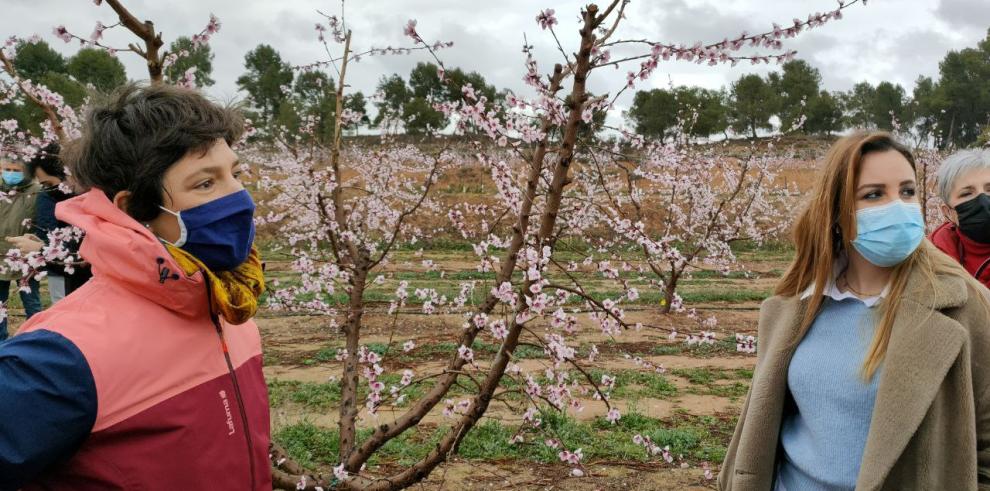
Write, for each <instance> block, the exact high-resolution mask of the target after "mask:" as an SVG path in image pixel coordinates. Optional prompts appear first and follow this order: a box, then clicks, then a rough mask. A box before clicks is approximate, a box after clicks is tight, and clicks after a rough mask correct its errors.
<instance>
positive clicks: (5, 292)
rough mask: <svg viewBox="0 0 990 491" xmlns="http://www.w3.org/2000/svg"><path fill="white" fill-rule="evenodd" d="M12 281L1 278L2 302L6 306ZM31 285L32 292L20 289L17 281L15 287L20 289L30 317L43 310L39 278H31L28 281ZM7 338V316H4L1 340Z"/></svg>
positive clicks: (0, 292) (0, 330)
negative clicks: (39, 293) (39, 291)
mask: <svg viewBox="0 0 990 491" xmlns="http://www.w3.org/2000/svg"><path fill="white" fill-rule="evenodd" d="M10 283H11V282H10V281H5V280H0V303H3V304H4V306H6V305H7V299H8V298H10ZM28 285H29V286H30V287H31V291H30V292H23V291H20V287H19V286H17V283H16V282H15V283H14V288H17V289H18V293H19V294H20V296H21V303H22V304H24V312H25V314H27V318H28V319H30V318H31V316H32V315H34V314H37V313H38V312H41V296H40V295H38V280H31V281H29V282H28ZM4 339H7V318H6V317H4V319H3V321H0V341H3V340H4Z"/></svg>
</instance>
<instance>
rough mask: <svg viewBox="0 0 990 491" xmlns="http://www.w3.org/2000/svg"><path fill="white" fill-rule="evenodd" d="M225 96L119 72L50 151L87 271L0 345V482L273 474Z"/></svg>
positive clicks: (266, 486) (257, 275) (97, 482)
mask: <svg viewBox="0 0 990 491" xmlns="http://www.w3.org/2000/svg"><path fill="white" fill-rule="evenodd" d="M242 132H243V120H242V117H241V115H240V114H239V112H238V111H236V110H235V109H232V108H228V107H222V106H219V105H217V104H214V103H212V102H210V101H209V100H207V99H206V98H204V97H203V96H202V95H200V94H199V93H197V92H195V91H191V90H186V89H182V88H178V87H172V86H166V85H156V86H151V87H143V86H139V85H127V86H125V87H122V88H121V89H119V90H118V92H117V93H115V94H114V95H112V96H110V97H108V98H106V99H105V100H99V99H95V100H93V101H92V103H91V104H90V107H89V109H88V111H87V113H86V117H85V123H84V126H83V128H82V135H81V136H80V138H79V139H78V140H76V141H74V142H71V143H70V144H69V145H67V147H66V148H64V149H63V151H62V153H61V158H62V160H63V161H64V162H65V164H66V166H67V167H68V168H69V169H70V170H71V175H72V178H73V180H74V184H75V185H76V187H77V188H78V189H79V190H80V191H81V194H80V195H79V196H76V197H74V198H71V199H68V200H65V201H62V202H60V203H58V204H57V205H56V207H55V216H56V218H57V219H58V220H60V221H63V222H66V223H68V224H70V225H73V226H76V227H79V228H81V229H82V230H83V231H84V232H85V234H86V235H85V237H84V239H83V241H82V243H81V246H80V249H79V254H80V255H81V256H82V258H83V259H84V260H85V261H87V262H88V263H89V264H90V265H91V267H92V273H93V277H92V279H90V280H89V281H87V282H86V283H85V284H84V285H82V287H80V288H79V289H78V290H76V291H75V292H73V294H72V295H69V296H66V297H65V298H64V299H62V300H60V301H59V302H58V303H57V304H55V305H53V306H52V307H51V308H50V309H48V310H46V311H44V312H42V313H40V314H38V315H36V316H35V317H33V318H32V319H31V320H30V321H28V322H27V323H25V324H24V325H23V326H22V327H21V328H20V330H19V331H18V333H17V335H16V336H14V337H13V338H11V339H10V340H9V341H7V342H6V343H2V344H0V490H6V489H21V490H24V491H35V490H39V491H40V490H47V489H144V490H149V491H153V490H162V491H165V490H178V489H181V490H208V489H237V490H251V491H258V490H271V489H272V477H271V463H270V462H269V460H268V455H269V442H270V429H269V425H270V416H269V409H268V393H267V387H266V384H265V378H264V374H263V372H262V369H261V366H262V355H261V336H260V333H259V332H258V327H257V326H256V325H255V324H254V322H253V321H252V317H253V316H254V314H255V312H256V309H257V307H258V297H259V295H261V293H262V292H263V291H264V277H263V274H262V265H261V261H260V258H259V256H258V253H257V251H256V250H255V249H254V247H253V242H254V223H253V213H254V203H253V202H252V200H251V197H250V195H248V193H247V191H245V190H244V187H243V186H242V185H241V182H240V179H239V177H240V174H241V164H240V162H239V161H238V158H237V154H236V153H235V152H234V150H233V149H232V148H231V145H233V144H234V143H236V142H237V141H238V140H239V138H240V136H241V134H242Z"/></svg>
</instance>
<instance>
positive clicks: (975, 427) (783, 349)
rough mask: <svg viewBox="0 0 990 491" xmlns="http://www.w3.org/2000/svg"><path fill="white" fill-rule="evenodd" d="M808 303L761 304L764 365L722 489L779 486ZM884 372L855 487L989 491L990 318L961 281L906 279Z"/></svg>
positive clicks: (760, 357)
mask: <svg viewBox="0 0 990 491" xmlns="http://www.w3.org/2000/svg"><path fill="white" fill-rule="evenodd" d="M936 292H937V294H936ZM980 293H982V294H987V291H986V290H985V289H983V288H982V287H981V292H980ZM805 305H806V301H802V300H800V299H798V298H797V297H781V296H776V297H773V298H770V299H768V300H767V301H765V302H764V303H763V306H762V307H761V309H760V321H759V334H758V336H759V337H758V338H757V339H758V340H759V349H758V355H757V364H756V369H755V371H754V373H753V383H752V386H751V388H750V391H749V394H748V395H747V397H746V402H745V404H744V405H743V409H742V414H741V415H740V417H739V422H738V424H737V426H736V430H735V434H734V435H733V437H732V442H731V443H730V444H729V448H728V451H727V453H726V457H725V461H724V462H723V464H722V469H721V472H720V474H719V477H718V484H719V488H720V489H722V490H731V491H749V490H760V491H767V490H769V489H771V486H772V484H773V479H774V470H775V463H776V461H777V458H778V451H777V449H778V442H779V434H780V425H781V421H782V413H783V409H784V399H785V396H786V393H787V367H788V365H789V363H790V360H791V356H792V355H793V354H794V349H795V348H796V346H797V341H798V339H797V338H798V335H799V328H800V320H801V316H802V315H803V312H804V308H805ZM879 377H880V381H879V387H878V389H877V396H876V403H875V406H874V409H873V416H872V419H871V421H870V430H869V435H868V436H867V439H866V448H865V450H864V454H863V461H862V464H861V467H860V471H859V477H858V480H857V482H856V489H857V490H914V489H917V490H975V489H980V490H990V391H988V390H987V389H988V386H990V316H988V314H987V312H986V309H985V308H984V307H983V305H982V303H981V302H980V301H979V298H975V295H974V294H970V293H968V291H967V287H966V284H965V282H964V281H963V280H962V279H961V278H957V277H951V276H937V277H936V286H935V287H934V288H933V286H932V284H931V282H930V281H929V280H928V279H927V278H926V277H925V275H924V274H923V273H920V272H915V273H913V274H912V275H911V276H910V277H909V278H908V283H907V287H906V289H905V294H904V297H903V298H902V300H901V306H900V311H899V313H898V315H897V318H896V321H895V323H894V326H893V331H892V332H891V338H890V343H889V344H888V347H887V355H886V357H885V359H884V362H883V365H882V368H881V371H880V373H879Z"/></svg>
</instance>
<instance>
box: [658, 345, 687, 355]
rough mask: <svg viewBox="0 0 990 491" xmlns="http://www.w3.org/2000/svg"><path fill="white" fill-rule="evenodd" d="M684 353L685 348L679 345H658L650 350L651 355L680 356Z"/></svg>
mask: <svg viewBox="0 0 990 491" xmlns="http://www.w3.org/2000/svg"><path fill="white" fill-rule="evenodd" d="M683 351H684V348H683V347H682V346H680V345H677V344H658V345H656V346H654V347H653V349H652V350H650V353H652V354H654V355H679V354H681V353H682V352H683Z"/></svg>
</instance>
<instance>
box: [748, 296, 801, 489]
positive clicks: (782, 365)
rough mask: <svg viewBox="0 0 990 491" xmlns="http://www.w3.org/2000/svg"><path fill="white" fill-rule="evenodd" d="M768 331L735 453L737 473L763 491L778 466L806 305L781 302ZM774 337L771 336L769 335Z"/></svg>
mask: <svg viewBox="0 0 990 491" xmlns="http://www.w3.org/2000/svg"><path fill="white" fill-rule="evenodd" d="M780 301H781V305H780V307H779V308H778V309H777V310H776V311H775V312H774V314H775V315H774V316H773V318H772V319H766V320H767V322H768V325H767V329H766V330H765V332H766V333H768V334H766V336H765V337H768V338H769V343H768V344H767V345H766V346H764V347H761V348H760V349H765V350H766V351H765V353H766V355H765V357H764V358H763V360H762V361H761V362H760V363H759V364H758V365H757V368H756V376H755V378H754V380H753V386H752V388H751V390H750V400H749V408H748V409H747V412H746V414H747V419H746V421H745V422H744V424H743V433H742V434H741V435H740V439H739V448H738V451H737V453H736V455H737V457H736V458H737V462H736V469H737V472H740V473H745V474H751V475H754V476H753V477H755V478H756V482H758V483H761V486H759V487H761V488H763V489H769V487H770V485H771V483H772V481H773V473H774V468H775V463H776V450H777V440H778V437H779V433H780V422H781V419H782V416H783V410H784V399H785V396H786V394H787V366H788V365H789V364H790V362H791V357H792V356H793V355H794V351H795V349H796V348H797V340H798V339H797V338H798V333H799V331H800V327H801V317H802V315H803V313H804V308H805V306H806V305H807V304H806V302H803V301H801V300H798V299H797V298H796V297H790V298H781V299H780ZM770 333H772V334H770Z"/></svg>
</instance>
